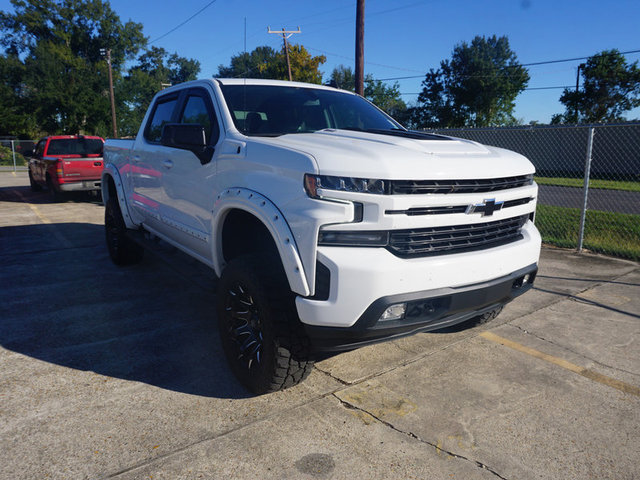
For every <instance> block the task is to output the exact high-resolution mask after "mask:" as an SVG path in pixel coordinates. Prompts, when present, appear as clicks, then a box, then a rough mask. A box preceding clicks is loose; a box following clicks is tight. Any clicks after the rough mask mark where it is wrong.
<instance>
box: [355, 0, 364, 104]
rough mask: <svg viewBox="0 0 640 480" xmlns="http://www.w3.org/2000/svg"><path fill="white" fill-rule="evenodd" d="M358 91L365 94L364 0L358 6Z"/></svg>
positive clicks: (358, 0) (359, 1)
mask: <svg viewBox="0 0 640 480" xmlns="http://www.w3.org/2000/svg"><path fill="white" fill-rule="evenodd" d="M356 93H357V94H358V95H360V96H364V0H357V6H356Z"/></svg>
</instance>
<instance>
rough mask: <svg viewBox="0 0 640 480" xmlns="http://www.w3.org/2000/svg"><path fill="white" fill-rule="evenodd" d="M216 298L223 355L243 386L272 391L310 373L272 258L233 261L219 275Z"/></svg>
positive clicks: (303, 339)
mask: <svg viewBox="0 0 640 480" xmlns="http://www.w3.org/2000/svg"><path fill="white" fill-rule="evenodd" d="M217 301H218V304H217V313H218V327H219V331H220V339H221V341H222V347H223V349H224V353H225V356H226V358H227V361H228V362H229V366H230V368H231V370H232V371H233V373H234V375H235V376H236V377H237V378H238V380H240V382H241V383H242V384H243V385H244V386H245V387H246V388H247V389H249V390H250V391H252V392H253V393H256V394H263V393H269V392H275V391H277V390H282V389H285V388H288V387H291V386H294V385H297V384H298V383H300V382H301V381H302V380H304V379H305V378H306V377H307V376H308V375H309V373H311V370H312V368H313V360H312V359H311V358H310V356H309V353H310V343H309V339H308V338H307V336H306V335H305V333H304V330H303V328H302V324H301V323H300V320H299V319H298V317H297V314H296V311H295V305H294V296H293V294H292V293H291V292H290V290H289V287H288V284H287V281H286V278H285V275H284V272H282V269H281V267H280V266H279V265H277V262H275V261H274V262H265V261H264V260H263V259H262V258H261V257H259V256H257V255H247V256H244V257H240V258H237V259H235V260H232V261H231V262H230V263H229V265H228V266H227V267H226V268H225V270H224V271H223V273H222V276H221V277H220V282H219V284H218V298H217Z"/></svg>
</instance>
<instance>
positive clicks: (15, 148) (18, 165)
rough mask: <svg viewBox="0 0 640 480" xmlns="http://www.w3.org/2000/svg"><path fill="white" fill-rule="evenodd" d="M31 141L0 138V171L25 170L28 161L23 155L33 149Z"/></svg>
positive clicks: (33, 145)
mask: <svg viewBox="0 0 640 480" xmlns="http://www.w3.org/2000/svg"><path fill="white" fill-rule="evenodd" d="M35 145H36V142H34V141H33V140H15V139H11V138H9V139H3V138H0V171H12V172H16V171H20V170H26V169H27V162H28V159H27V158H26V157H25V156H24V155H23V153H25V152H29V151H31V150H33V149H34V148H35Z"/></svg>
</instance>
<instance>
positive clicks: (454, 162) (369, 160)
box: [251, 129, 534, 180]
mask: <svg viewBox="0 0 640 480" xmlns="http://www.w3.org/2000/svg"><path fill="white" fill-rule="evenodd" d="M251 138H252V140H256V141H259V142H261V143H263V142H264V143H267V144H270V145H274V146H279V147H284V148H288V149H294V150H297V151H299V152H304V153H306V154H308V155H310V156H312V157H313V158H314V159H315V160H316V162H317V165H318V170H319V171H318V172H309V173H319V174H322V175H336V176H347V177H360V178H382V179H387V180H403V179H425V180H427V179H434V180H438V179H462V178H466V179H468V178H495V177H509V176H516V175H525V174H529V173H533V171H534V167H533V165H532V164H531V162H529V160H527V159H526V158H525V157H523V156H522V155H520V154H517V153H515V152H511V151H509V150H503V149H500V148H496V147H488V146H484V145H481V144H479V143H476V142H472V141H470V140H463V139H460V138H452V137H439V138H438V136H434V137H433V139H413V138H404V137H398V136H393V135H385V134H376V133H368V132H359V131H351V130H333V129H326V130H319V131H317V132H315V133H299V134H289V135H282V136H279V137H272V138H270V137H260V138H259V140H258V138H257V137H251Z"/></svg>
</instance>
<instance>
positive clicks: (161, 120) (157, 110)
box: [144, 97, 178, 143]
mask: <svg viewBox="0 0 640 480" xmlns="http://www.w3.org/2000/svg"><path fill="white" fill-rule="evenodd" d="M177 102H178V98H177V97H172V98H168V99H166V100H162V99H161V100H159V101H158V102H156V105H155V107H154V108H153V113H152V114H151V118H150V119H149V122H148V123H147V128H146V130H145V133H144V137H145V138H146V139H147V140H149V141H150V142H156V143H160V138H161V137H162V127H163V126H164V125H165V124H166V123H171V118H172V116H173V110H174V109H175V106H176V103H177Z"/></svg>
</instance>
